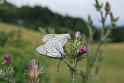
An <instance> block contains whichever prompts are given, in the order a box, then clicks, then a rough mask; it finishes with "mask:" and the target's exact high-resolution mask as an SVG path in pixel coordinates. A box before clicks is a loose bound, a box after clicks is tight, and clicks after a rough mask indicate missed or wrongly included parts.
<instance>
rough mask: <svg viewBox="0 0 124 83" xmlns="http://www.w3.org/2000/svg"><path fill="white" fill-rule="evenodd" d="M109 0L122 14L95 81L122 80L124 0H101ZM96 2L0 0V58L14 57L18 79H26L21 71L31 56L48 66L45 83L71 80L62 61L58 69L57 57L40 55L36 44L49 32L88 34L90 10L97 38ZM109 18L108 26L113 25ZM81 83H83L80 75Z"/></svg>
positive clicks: (117, 82) (120, 82)
mask: <svg viewBox="0 0 124 83" xmlns="http://www.w3.org/2000/svg"><path fill="white" fill-rule="evenodd" d="M106 1H109V2H110V4H111V6H112V10H111V11H112V12H113V13H115V16H119V21H118V23H117V25H118V26H117V27H116V28H114V29H113V30H112V32H111V35H110V36H109V40H108V41H107V43H106V44H104V45H103V46H102V49H103V52H104V64H103V65H102V68H101V70H100V73H99V75H98V76H97V80H96V83H123V82H124V79H123V77H124V59H123V58H124V56H123V55H124V11H123V5H124V1H123V0H118V1H117V0H115V1H113V0H100V2H102V3H105V2H106ZM94 4H95V0H0V61H2V57H3V55H6V54H9V55H11V56H12V57H13V64H14V65H15V70H16V74H15V77H16V78H17V83H26V82H25V80H23V79H24V78H25V77H24V75H23V74H22V73H24V70H25V68H26V64H27V60H28V59H29V58H36V59H37V60H38V62H39V64H40V65H41V67H43V68H45V69H46V73H45V74H43V75H42V81H43V83H60V82H61V83H69V82H70V78H68V77H69V71H68V70H66V69H63V68H66V66H65V65H63V63H62V64H61V65H60V70H59V72H56V70H57V64H58V60H55V59H51V58H47V57H44V56H38V54H37V53H36V52H35V48H36V47H37V46H38V45H40V44H41V43H42V41H41V38H42V35H44V34H48V33H71V34H74V33H75V32H76V31H77V30H78V31H81V33H84V34H85V35H86V36H87V37H88V36H89V35H88V29H87V16H88V15H89V14H90V15H91V16H92V19H93V21H94V23H93V28H94V29H96V32H95V33H94V35H93V36H94V42H97V40H98V39H99V35H100V33H99V29H100V27H101V24H100V23H99V20H100V18H99V14H98V13H97V12H96V10H95V8H94V7H93V5H94ZM109 19H110V18H108V19H107V22H106V24H107V25H106V26H107V27H109V25H110V22H109ZM24 64H25V65H24ZM20 66H21V68H20ZM81 67H82V68H83V65H81ZM61 71H62V72H61ZM53 74H54V75H53ZM0 82H1V83H4V82H2V81H0ZM78 83H81V79H80V78H79V82H78Z"/></svg>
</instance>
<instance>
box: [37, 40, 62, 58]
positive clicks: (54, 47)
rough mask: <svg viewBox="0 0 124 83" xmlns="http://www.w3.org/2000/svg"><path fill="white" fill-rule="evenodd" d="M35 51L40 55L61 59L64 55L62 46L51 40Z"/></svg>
mask: <svg viewBox="0 0 124 83" xmlns="http://www.w3.org/2000/svg"><path fill="white" fill-rule="evenodd" d="M36 51H37V52H38V53H40V54H42V55H46V56H49V57H53V58H61V57H62V56H63V55H64V51H63V46H62V44H61V43H60V42H59V41H58V40H54V39H51V40H50V41H48V42H46V44H44V45H41V46H39V47H38V48H37V49H36Z"/></svg>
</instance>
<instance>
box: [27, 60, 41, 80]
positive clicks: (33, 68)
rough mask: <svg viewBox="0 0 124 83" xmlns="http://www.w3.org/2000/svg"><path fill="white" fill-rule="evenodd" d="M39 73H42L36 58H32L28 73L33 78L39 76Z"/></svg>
mask: <svg viewBox="0 0 124 83" xmlns="http://www.w3.org/2000/svg"><path fill="white" fill-rule="evenodd" d="M39 74H40V71H39V68H38V64H37V63H36V61H35V59H32V60H30V62H29V65H28V75H29V76H30V77H31V78H38V76H39Z"/></svg>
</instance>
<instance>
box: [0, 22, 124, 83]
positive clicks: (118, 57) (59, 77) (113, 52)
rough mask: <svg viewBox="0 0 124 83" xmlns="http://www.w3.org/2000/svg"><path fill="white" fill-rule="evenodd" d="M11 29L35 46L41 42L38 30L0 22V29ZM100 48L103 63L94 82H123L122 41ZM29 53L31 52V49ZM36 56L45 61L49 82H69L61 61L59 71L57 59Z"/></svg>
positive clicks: (123, 50)
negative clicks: (20, 33) (19, 31)
mask: <svg viewBox="0 0 124 83" xmlns="http://www.w3.org/2000/svg"><path fill="white" fill-rule="evenodd" d="M11 30H16V31H18V30H21V32H22V38H23V39H25V40H28V41H31V42H33V43H35V44H36V46H37V45H40V43H41V34H40V33H39V32H36V31H32V30H28V29H25V28H23V27H19V26H15V25H10V24H6V23H0V31H4V32H9V31H11ZM1 49H2V48H1ZM29 49H30V48H29ZM13 50H14V49H13ZM102 50H103V53H104V64H103V65H102V67H101V69H100V72H99V74H98V75H97V80H96V83H124V43H109V44H104V45H103V46H102ZM29 52H30V51H29ZM31 53H33V50H32V52H31ZM31 53H27V54H24V56H23V57H26V56H30V54H31ZM22 54H23V53H22ZM34 54H35V53H34ZM32 55H33V54H32ZM34 56H35V55H34ZM17 57H18V56H16V58H15V59H16V60H19V59H20V58H17ZM37 58H38V59H39V61H41V64H42V63H43V60H45V63H47V67H46V73H48V76H49V77H50V78H49V79H50V83H60V82H61V83H70V77H69V76H70V75H69V71H68V69H67V67H66V66H65V65H64V64H63V62H62V63H61V64H60V68H59V72H57V64H58V60H56V59H52V58H48V57H44V56H38V57H37ZM20 63H21V62H20ZM83 64H84V62H82V64H80V65H79V66H80V67H81V68H83ZM79 81H80V82H78V83H81V79H80V78H79Z"/></svg>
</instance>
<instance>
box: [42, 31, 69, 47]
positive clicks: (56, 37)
mask: <svg viewBox="0 0 124 83" xmlns="http://www.w3.org/2000/svg"><path fill="white" fill-rule="evenodd" d="M70 38H71V36H70V34H69V33H67V34H48V35H45V36H43V38H42V41H43V42H48V41H49V40H51V39H54V40H58V41H59V42H60V43H61V44H62V45H63V46H64V45H65V43H66V42H67V41H68V40H69V39H70Z"/></svg>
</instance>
